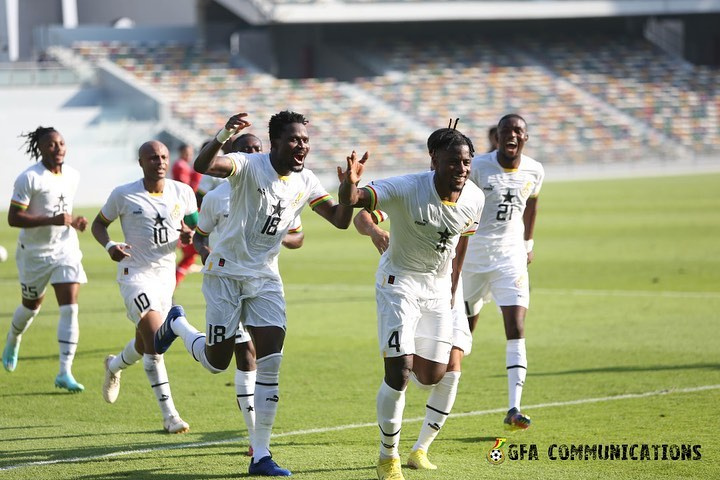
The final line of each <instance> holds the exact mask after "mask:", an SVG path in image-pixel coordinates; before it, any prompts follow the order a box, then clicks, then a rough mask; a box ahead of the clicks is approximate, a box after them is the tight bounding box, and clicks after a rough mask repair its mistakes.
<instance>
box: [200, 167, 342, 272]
mask: <svg viewBox="0 0 720 480" xmlns="http://www.w3.org/2000/svg"><path fill="white" fill-rule="evenodd" d="M227 158H229V159H230V160H231V161H232V162H233V172H232V174H231V175H230V176H229V177H228V180H229V183H230V188H231V194H230V213H229V216H228V219H227V224H226V226H225V229H224V233H223V235H222V236H221V237H220V238H219V239H218V242H217V244H216V245H215V248H214V250H213V252H212V253H211V254H210V256H209V257H208V259H207V261H206V262H205V267H204V268H203V272H204V273H206V274H211V275H221V276H228V277H235V278H246V277H255V278H257V277H267V278H277V279H279V278H280V273H279V271H278V265H277V256H278V253H279V252H280V246H281V242H282V239H283V238H284V237H285V234H286V233H287V232H288V231H289V230H290V228H291V226H292V225H293V222H294V221H295V219H296V217H298V216H299V215H300V212H301V211H302V209H303V207H304V206H305V204H306V203H307V204H309V205H310V208H315V206H317V205H319V204H320V203H322V202H325V201H328V200H330V199H331V198H332V197H331V196H330V194H328V193H327V191H326V190H325V189H324V188H323V187H322V185H320V181H319V180H318V179H317V177H316V176H315V174H314V173H312V171H310V170H309V169H307V168H305V169H303V171H302V172H297V173H296V172H293V173H291V174H290V175H288V176H280V175H278V173H277V172H276V171H275V169H274V168H273V167H272V165H271V164H270V154H269V153H253V154H245V153H230V154H228V155H227Z"/></svg>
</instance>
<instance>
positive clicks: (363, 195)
mask: <svg viewBox="0 0 720 480" xmlns="http://www.w3.org/2000/svg"><path fill="white" fill-rule="evenodd" d="M368 158H369V155H368V153H367V152H365V154H364V155H363V156H362V158H360V159H358V158H357V153H355V151H354V150H353V152H352V153H351V154H350V156H349V157H347V169H346V170H345V172H343V171H342V169H341V168H340V167H338V177H342V181H341V182H340V188H339V189H338V199H339V200H340V203H341V204H342V205H346V206H348V207H363V208H372V206H371V205H370V201H371V198H370V194H369V193H368V192H367V191H365V190H363V189H360V188H357V186H358V183H360V176H361V175H362V172H363V170H364V169H365V162H366V161H367V159H368Z"/></svg>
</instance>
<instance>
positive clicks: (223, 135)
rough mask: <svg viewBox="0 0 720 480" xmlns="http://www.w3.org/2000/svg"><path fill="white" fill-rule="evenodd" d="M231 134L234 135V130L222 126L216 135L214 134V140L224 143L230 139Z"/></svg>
mask: <svg viewBox="0 0 720 480" xmlns="http://www.w3.org/2000/svg"><path fill="white" fill-rule="evenodd" d="M233 135H235V131H234V130H228V129H227V128H223V129H222V130H220V131H219V132H218V133H217V135H215V140H217V141H218V142H220V143H225V142H227V141H228V140H230V137H232V136H233Z"/></svg>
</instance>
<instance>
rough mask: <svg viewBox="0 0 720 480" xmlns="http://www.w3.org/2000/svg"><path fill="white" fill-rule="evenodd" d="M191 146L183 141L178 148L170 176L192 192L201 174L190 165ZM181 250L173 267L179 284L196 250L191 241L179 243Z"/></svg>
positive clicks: (195, 188) (192, 263)
mask: <svg viewBox="0 0 720 480" xmlns="http://www.w3.org/2000/svg"><path fill="white" fill-rule="evenodd" d="M192 158H193V148H192V147H191V146H190V145H187V144H185V143H183V144H182V145H180V148H178V159H177V160H176V161H175V163H173V166H172V178H173V180H176V181H178V182H182V183H184V184H186V185H190V188H192V189H193V192H196V191H197V190H198V185H199V184H200V180H201V179H202V174H200V173H198V172H196V171H195V170H194V169H193V167H192V165H191V162H192ZM180 249H181V250H182V254H183V255H182V258H181V259H180V261H179V262H178V264H177V267H176V269H175V284H176V285H180V282H182V281H183V279H184V278H185V275H187V273H188V271H190V268H191V267H192V266H193V265H194V264H195V257H196V255H197V252H196V251H195V248H194V247H193V246H192V243H187V244H185V245H183V244H180Z"/></svg>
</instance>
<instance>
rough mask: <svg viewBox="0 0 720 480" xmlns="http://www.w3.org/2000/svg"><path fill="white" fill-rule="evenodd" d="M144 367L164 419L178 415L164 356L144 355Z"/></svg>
mask: <svg viewBox="0 0 720 480" xmlns="http://www.w3.org/2000/svg"><path fill="white" fill-rule="evenodd" d="M143 367H144V368H145V375H147V378H148V380H149V381H150V386H151V387H152V389H153V392H154V393H155V398H156V399H157V402H158V406H159V407H160V411H161V412H162V415H163V418H167V417H169V416H170V415H177V414H178V413H177V410H175V403H174V402H173V399H172V393H170V381H169V380H168V375H167V370H166V369H165V360H164V359H163V356H162V355H152V354H149V353H146V354H144V355H143Z"/></svg>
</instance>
